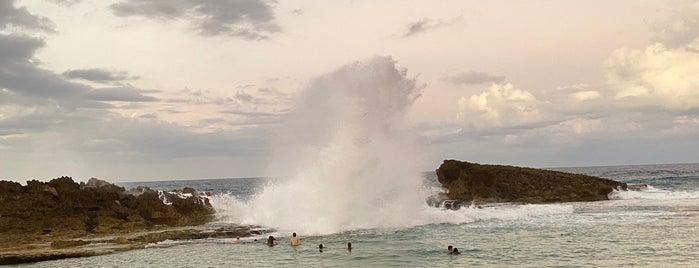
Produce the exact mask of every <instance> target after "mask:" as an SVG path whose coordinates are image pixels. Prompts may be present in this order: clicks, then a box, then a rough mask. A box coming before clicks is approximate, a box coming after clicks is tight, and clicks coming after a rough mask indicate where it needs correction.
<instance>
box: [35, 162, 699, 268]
mask: <svg viewBox="0 0 699 268" xmlns="http://www.w3.org/2000/svg"><path fill="white" fill-rule="evenodd" d="M557 170H561V171H567V172H575V173H582V174H589V175H595V176H601V177H606V178H610V179H614V180H619V181H624V182H628V183H639V184H647V185H648V188H647V189H644V190H641V191H629V192H623V191H620V192H612V193H611V194H610V195H609V197H610V199H611V200H609V201H598V202H579V203H557V204H545V205H515V204H497V205H493V206H485V207H481V208H478V207H467V208H462V209H460V210H456V211H453V210H442V209H438V208H426V209H430V210H432V213H431V214H430V213H420V214H419V215H416V216H420V217H428V218H426V219H420V220H418V221H415V220H411V219H406V221H409V222H426V223H425V224H420V225H416V226H410V227H380V228H360V229H354V230H344V231H340V232H336V233H327V234H311V233H305V232H298V235H299V237H300V238H301V245H300V246H298V247H291V246H290V245H289V238H290V234H291V232H294V231H296V230H293V229H278V230H276V231H274V232H273V233H271V235H274V236H275V237H277V238H278V239H279V245H277V246H274V247H269V246H267V245H265V244H264V243H262V242H261V241H265V239H266V237H267V236H268V235H270V234H263V235H260V236H254V237H244V238H243V241H245V243H242V244H237V243H234V239H233V238H226V239H201V240H189V241H164V242H161V243H156V244H152V245H149V247H148V248H146V249H140V250H133V251H128V252H121V253H115V254H110V255H102V256H95V257H87V258H77V259H64V260H56V261H47V262H40V263H35V264H29V265H22V266H28V267H228V266H241V267H270V266H280V267H288V266H298V267H467V266H472V267H512V266H516V267H624V266H627V267H699V164H676V165H643V166H613V167H583V168H561V169H557ZM275 180H278V179H268V178H246V179H215V180H188V181H160V182H139V183H127V184H122V185H123V186H126V187H134V186H139V185H140V186H148V187H151V188H154V189H160V190H172V189H175V188H182V187H184V186H191V187H194V188H197V189H199V190H203V191H209V192H211V193H212V195H213V198H212V204H213V205H214V206H215V207H216V209H217V211H218V219H217V220H216V222H214V223H211V225H212V226H221V225H236V224H240V223H239V222H235V221H236V220H240V219H241V217H232V216H231V214H234V213H240V212H242V211H245V208H243V207H241V206H244V205H245V204H246V202H250V201H254V200H255V195H256V193H259V192H260V191H262V190H263V189H264V188H265V187H269V185H271V184H274V183H275ZM437 184H438V183H437V182H436V178H435V176H434V174H432V173H428V174H425V176H424V186H425V188H428V189H432V190H436V189H435V188H433V186H434V185H437ZM308 187H313V186H312V185H308ZM357 198H360V197H357ZM288 202H293V200H289V201H288ZM240 209H242V210H240ZM335 213H338V214H342V213H345V212H344V211H337V212H335ZM296 220H297V221H299V222H303V221H307V220H309V219H306V218H301V217H300V218H297V219H296ZM255 239H257V240H258V241H257V242H256V241H254V240H255ZM348 242H351V243H352V248H353V249H352V251H348V250H347V249H346V244H347V243H348ZM321 243H322V244H323V245H324V250H323V251H322V252H320V251H319V250H318V245H319V244H321ZM448 245H453V246H455V247H457V248H459V250H460V251H461V252H462V254H461V255H449V254H447V250H446V248H447V246H448Z"/></svg>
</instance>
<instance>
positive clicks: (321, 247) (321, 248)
mask: <svg viewBox="0 0 699 268" xmlns="http://www.w3.org/2000/svg"><path fill="white" fill-rule="evenodd" d="M318 251H320V252H323V244H320V245H318Z"/></svg>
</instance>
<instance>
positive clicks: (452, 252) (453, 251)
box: [235, 233, 461, 255]
mask: <svg viewBox="0 0 699 268" xmlns="http://www.w3.org/2000/svg"><path fill="white" fill-rule="evenodd" d="M289 240H290V241H289V242H290V243H291V246H294V247H295V246H298V245H299V244H300V243H301V240H300V239H299V238H298V237H297V236H296V233H293V234H291V239H289ZM235 242H236V243H242V242H243V241H242V240H240V236H236V237H235ZM255 242H257V239H255ZM277 244H278V243H277V239H276V238H274V236H271V235H270V236H269V237H268V238H267V245H268V246H270V247H271V246H274V245H277ZM318 250H319V251H320V252H323V244H320V245H318ZM347 251H352V242H349V243H347ZM447 251H448V252H449V255H459V254H461V252H459V249H458V248H455V247H454V246H452V245H449V246H448V247H447Z"/></svg>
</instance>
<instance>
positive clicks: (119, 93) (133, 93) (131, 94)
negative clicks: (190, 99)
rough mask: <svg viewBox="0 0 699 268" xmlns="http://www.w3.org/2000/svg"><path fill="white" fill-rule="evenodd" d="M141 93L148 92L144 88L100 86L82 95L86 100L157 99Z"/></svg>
mask: <svg viewBox="0 0 699 268" xmlns="http://www.w3.org/2000/svg"><path fill="white" fill-rule="evenodd" d="M150 92H152V91H150ZM143 93H148V92H146V91H144V90H141V89H137V88H132V87H119V88H102V89H93V90H91V91H90V92H87V93H86V94H85V95H84V97H85V98H86V99H88V100H96V101H133V102H140V101H157V100H158V99H157V98H155V97H151V96H144V95H143Z"/></svg>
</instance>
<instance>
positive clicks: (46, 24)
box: [0, 0, 55, 32]
mask: <svg viewBox="0 0 699 268" xmlns="http://www.w3.org/2000/svg"><path fill="white" fill-rule="evenodd" d="M8 26H14V27H19V28H26V29H35V30H42V31H46V32H53V31H54V27H55V25H54V23H53V22H52V21H51V20H49V19H48V18H45V17H41V16H37V15H34V14H31V13H29V11H27V9H26V8H25V7H21V8H16V7H15V0H3V1H0V29H2V28H5V27H8Z"/></svg>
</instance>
